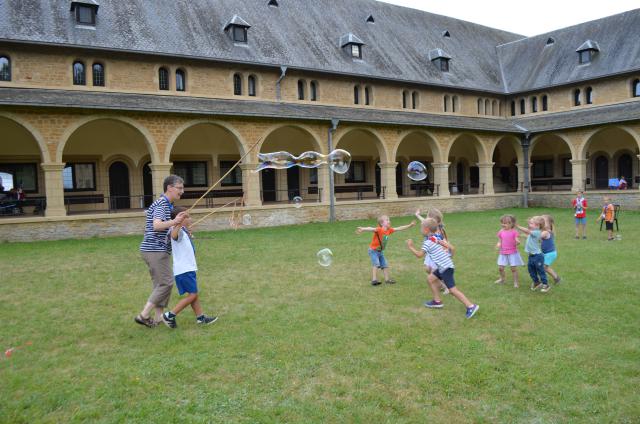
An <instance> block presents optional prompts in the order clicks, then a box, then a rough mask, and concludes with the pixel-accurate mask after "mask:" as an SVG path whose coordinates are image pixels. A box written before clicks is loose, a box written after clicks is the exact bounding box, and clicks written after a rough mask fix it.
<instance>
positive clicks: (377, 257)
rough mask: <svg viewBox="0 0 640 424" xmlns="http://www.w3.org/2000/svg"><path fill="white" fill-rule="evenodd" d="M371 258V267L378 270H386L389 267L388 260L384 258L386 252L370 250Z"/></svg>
mask: <svg viewBox="0 0 640 424" xmlns="http://www.w3.org/2000/svg"><path fill="white" fill-rule="evenodd" d="M369 257H370V258H371V265H373V266H375V267H376V268H380V269H385V268H387V267H388V265H387V260H386V259H385V258H384V252H382V251H378V250H375V249H371V248H370V249H369Z"/></svg>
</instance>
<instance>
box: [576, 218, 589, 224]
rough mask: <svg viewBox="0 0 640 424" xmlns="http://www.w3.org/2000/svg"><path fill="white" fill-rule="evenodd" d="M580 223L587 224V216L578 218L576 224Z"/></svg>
mask: <svg viewBox="0 0 640 424" xmlns="http://www.w3.org/2000/svg"><path fill="white" fill-rule="evenodd" d="M578 224H582V225H587V218H586V217H584V218H576V225H578Z"/></svg>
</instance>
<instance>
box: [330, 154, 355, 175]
mask: <svg viewBox="0 0 640 424" xmlns="http://www.w3.org/2000/svg"><path fill="white" fill-rule="evenodd" d="M350 165H351V154H350V153H349V152H347V151H346V150H342V149H336V150H334V151H333V152H331V153H329V168H331V170H332V171H333V172H337V173H338V174H344V173H345V172H347V171H348V170H349V166H350Z"/></svg>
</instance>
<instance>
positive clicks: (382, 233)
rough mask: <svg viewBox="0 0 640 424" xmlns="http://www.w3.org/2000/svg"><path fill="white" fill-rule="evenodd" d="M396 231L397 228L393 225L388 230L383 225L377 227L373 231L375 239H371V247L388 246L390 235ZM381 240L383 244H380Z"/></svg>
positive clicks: (381, 247) (382, 247) (382, 248)
mask: <svg viewBox="0 0 640 424" xmlns="http://www.w3.org/2000/svg"><path fill="white" fill-rule="evenodd" d="M395 231H396V230H395V229H394V228H392V227H389V228H388V229H386V230H385V229H384V228H382V227H377V228H376V231H375V232H374V233H373V239H372V240H371V244H370V245H369V248H371V249H373V250H384V248H385V247H387V240H388V239H389V236H390V235H391V234H393V233H394V232H395ZM381 242H382V246H380V243H381Z"/></svg>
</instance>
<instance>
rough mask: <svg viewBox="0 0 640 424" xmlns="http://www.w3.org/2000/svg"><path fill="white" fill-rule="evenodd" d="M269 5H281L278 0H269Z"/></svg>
mask: <svg viewBox="0 0 640 424" xmlns="http://www.w3.org/2000/svg"><path fill="white" fill-rule="evenodd" d="M267 6H271V7H278V6H280V5H279V4H278V0H269V3H268V4H267Z"/></svg>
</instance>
